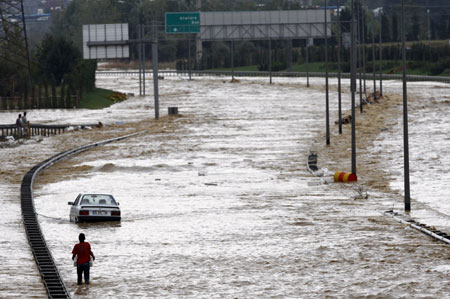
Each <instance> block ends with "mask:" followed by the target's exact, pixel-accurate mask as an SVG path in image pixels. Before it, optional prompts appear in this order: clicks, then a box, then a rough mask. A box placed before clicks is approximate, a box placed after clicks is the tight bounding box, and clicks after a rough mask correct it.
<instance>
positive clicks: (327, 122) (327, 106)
mask: <svg viewBox="0 0 450 299" xmlns="http://www.w3.org/2000/svg"><path fill="white" fill-rule="evenodd" d="M327 4H328V2H327V0H325V8H324V10H325V30H324V31H325V90H326V91H325V98H326V99H325V105H326V133H327V145H330V94H329V86H328V85H329V84H328V8H327Z"/></svg>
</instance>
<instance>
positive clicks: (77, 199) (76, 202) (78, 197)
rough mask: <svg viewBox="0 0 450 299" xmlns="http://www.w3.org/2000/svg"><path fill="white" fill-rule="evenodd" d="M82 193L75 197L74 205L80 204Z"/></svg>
mask: <svg viewBox="0 0 450 299" xmlns="http://www.w3.org/2000/svg"><path fill="white" fill-rule="evenodd" d="M80 197H81V194H78V196H77V198H76V199H75V203H74V204H73V205H74V206H76V205H78V202H79V201H80Z"/></svg>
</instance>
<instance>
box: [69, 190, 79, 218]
mask: <svg viewBox="0 0 450 299" xmlns="http://www.w3.org/2000/svg"><path fill="white" fill-rule="evenodd" d="M80 198H81V194H78V196H77V198H76V199H75V202H74V203H73V205H72V207H71V208H70V215H69V218H70V220H71V221H72V220H73V221H75V217H76V216H77V215H78V210H79V207H78V203H79V202H80Z"/></svg>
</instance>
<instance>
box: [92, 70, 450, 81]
mask: <svg viewBox="0 0 450 299" xmlns="http://www.w3.org/2000/svg"><path fill="white" fill-rule="evenodd" d="M189 73H190V74H191V75H192V76H199V77H200V76H211V77H231V76H232V75H234V76H235V77H269V76H270V75H272V77H303V78H306V77H307V76H309V77H316V78H321V77H325V73H321V72H310V73H306V72H272V74H270V72H268V71H261V72H260V71H234V72H231V71H194V70H193V71H188V70H160V71H159V72H158V74H159V75H160V76H163V77H164V76H167V77H176V76H188V75H189ZM96 74H97V75H100V76H138V75H139V71H135V70H132V71H97V73H96ZM145 74H146V76H150V77H151V76H152V75H153V73H152V72H145ZM328 76H329V77H330V78H337V77H338V73H329V74H328ZM341 77H342V78H344V79H350V73H342V74H341ZM365 78H366V79H367V80H372V79H373V74H372V73H366V77H365ZM379 78H380V75H379V74H377V77H376V80H379ZM406 78H407V80H408V81H411V82H417V81H432V82H443V83H450V77H445V76H421V75H407V77H406ZM382 79H383V80H402V75H395V74H382Z"/></svg>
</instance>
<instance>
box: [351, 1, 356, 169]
mask: <svg viewBox="0 0 450 299" xmlns="http://www.w3.org/2000/svg"><path fill="white" fill-rule="evenodd" d="M351 4H352V25H351V35H352V38H351V43H352V46H351V55H350V59H351V63H350V64H351V79H350V81H351V82H350V85H351V92H352V173H354V174H356V132H355V125H356V122H355V94H356V22H355V21H356V20H355V14H356V9H355V0H352V2H351Z"/></svg>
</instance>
